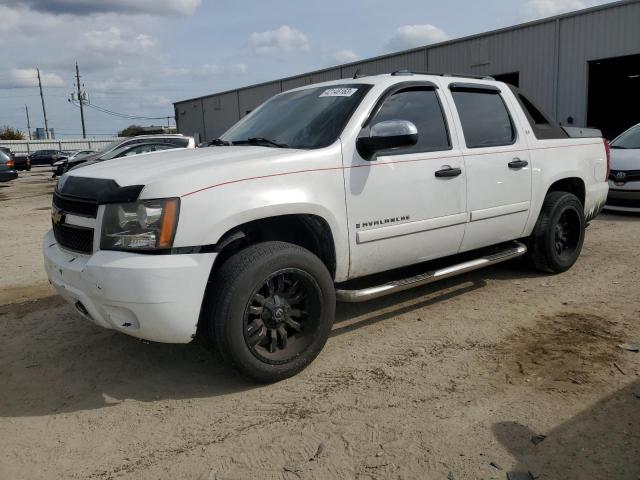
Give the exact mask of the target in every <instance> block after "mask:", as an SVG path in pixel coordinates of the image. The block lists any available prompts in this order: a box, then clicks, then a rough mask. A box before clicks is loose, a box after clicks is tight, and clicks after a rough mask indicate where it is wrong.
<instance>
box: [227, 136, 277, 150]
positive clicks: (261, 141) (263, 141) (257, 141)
mask: <svg viewBox="0 0 640 480" xmlns="http://www.w3.org/2000/svg"><path fill="white" fill-rule="evenodd" d="M233 144H234V145H243V144H245V145H263V146H270V147H276V148H289V145H287V144H286V143H278V142H275V141H273V140H269V139H268V138H264V137H250V138H247V139H246V140H238V141H236V142H233Z"/></svg>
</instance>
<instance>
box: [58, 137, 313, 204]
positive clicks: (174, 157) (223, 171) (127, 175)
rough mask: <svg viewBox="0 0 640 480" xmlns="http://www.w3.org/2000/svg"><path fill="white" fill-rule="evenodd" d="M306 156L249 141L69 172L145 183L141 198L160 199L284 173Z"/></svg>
mask: <svg viewBox="0 0 640 480" xmlns="http://www.w3.org/2000/svg"><path fill="white" fill-rule="evenodd" d="M307 155H313V151H309V150H295V149H284V148H270V147H262V146H249V145H247V146H229V147H225V146H221V147H207V148H195V149H192V148H181V149H176V150H166V151H162V152H152V153H143V154H140V155H134V156H131V157H125V158H118V159H113V160H105V161H103V162H98V163H95V164H93V165H88V166H86V167H82V168H78V169H74V170H72V171H69V172H68V173H67V175H69V176H71V177H85V178H100V179H108V180H114V181H115V182H116V183H117V184H118V185H119V186H120V187H126V186H130V185H144V189H143V191H142V194H141V196H140V197H141V198H154V197H155V198H159V197H167V196H182V195H184V194H186V193H189V192H192V191H194V190H198V189H201V188H206V187H208V186H211V185H214V184H219V183H224V182H229V181H234V180H239V179H243V178H248V177H255V176H260V175H270V174H273V173H278V172H281V171H288V170H289V167H288V166H289V164H290V163H291V162H293V161H296V163H297V159H300V158H301V157H305V156H307ZM302 165H304V162H303V163H302ZM299 169H301V170H303V169H304V167H300V168H299Z"/></svg>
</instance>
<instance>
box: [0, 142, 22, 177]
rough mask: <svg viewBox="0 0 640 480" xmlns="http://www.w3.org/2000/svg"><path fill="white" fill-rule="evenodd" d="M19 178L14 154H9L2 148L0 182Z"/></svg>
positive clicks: (0, 152) (0, 151)
mask: <svg viewBox="0 0 640 480" xmlns="http://www.w3.org/2000/svg"><path fill="white" fill-rule="evenodd" d="M16 178H18V172H16V169H15V164H14V161H13V155H11V156H10V155H7V154H6V153H5V151H4V150H0V182H8V181H10V180H14V179H16Z"/></svg>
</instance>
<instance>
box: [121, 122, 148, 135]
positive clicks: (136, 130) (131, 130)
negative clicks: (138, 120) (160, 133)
mask: <svg viewBox="0 0 640 480" xmlns="http://www.w3.org/2000/svg"><path fill="white" fill-rule="evenodd" d="M142 133H143V130H142V127H141V126H140V125H129V126H128V127H127V128H125V129H124V130H120V131H119V132H118V136H119V137H135V136H136V135H140V134H142Z"/></svg>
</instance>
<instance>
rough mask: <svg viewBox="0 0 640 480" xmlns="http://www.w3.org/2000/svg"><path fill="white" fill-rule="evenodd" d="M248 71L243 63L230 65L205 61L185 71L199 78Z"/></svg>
mask: <svg viewBox="0 0 640 480" xmlns="http://www.w3.org/2000/svg"><path fill="white" fill-rule="evenodd" d="M248 71H249V67H247V65H245V64H244V63H234V64H231V65H217V64H210V63H205V64H204V65H201V66H199V67H196V68H194V69H192V70H187V73H190V74H192V75H195V76H197V77H201V78H209V77H218V76H220V75H244V74H246V73H247V72H248Z"/></svg>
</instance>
